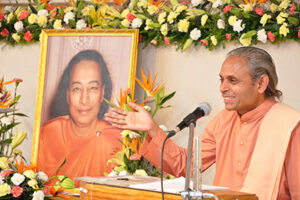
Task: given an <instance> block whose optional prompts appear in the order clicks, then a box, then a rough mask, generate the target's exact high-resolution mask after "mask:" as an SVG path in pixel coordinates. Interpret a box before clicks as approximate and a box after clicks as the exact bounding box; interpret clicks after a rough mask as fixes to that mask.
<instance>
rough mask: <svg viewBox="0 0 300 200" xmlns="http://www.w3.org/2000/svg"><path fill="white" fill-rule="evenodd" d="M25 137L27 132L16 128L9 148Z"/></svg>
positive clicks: (15, 145)
mask: <svg viewBox="0 0 300 200" xmlns="http://www.w3.org/2000/svg"><path fill="white" fill-rule="evenodd" d="M12 37H13V38H14V39H15V37H16V39H15V40H16V41H17V39H18V38H19V39H18V40H20V36H19V35H18V34H16V35H15V36H14V34H13V36H12ZM17 42H18V41H17ZM26 137H27V133H26V132H25V131H21V132H19V131H18V130H17V131H16V133H15V135H14V137H13V139H12V141H11V148H12V149H14V148H16V147H17V146H19V145H20V144H21V143H22V142H23V141H24V139H25V138H26Z"/></svg>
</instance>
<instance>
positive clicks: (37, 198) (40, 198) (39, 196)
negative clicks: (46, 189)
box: [32, 190, 45, 200]
mask: <svg viewBox="0 0 300 200" xmlns="http://www.w3.org/2000/svg"><path fill="white" fill-rule="evenodd" d="M32 196H33V198H32V200H44V197H45V195H44V193H43V191H41V190H39V191H35V192H34V193H33V195H32Z"/></svg>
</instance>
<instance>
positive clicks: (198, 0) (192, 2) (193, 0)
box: [191, 0, 203, 7]
mask: <svg viewBox="0 0 300 200" xmlns="http://www.w3.org/2000/svg"><path fill="white" fill-rule="evenodd" d="M202 2H203V0H192V1H191V4H192V6H194V7H196V6H198V5H199V4H200V3H202Z"/></svg>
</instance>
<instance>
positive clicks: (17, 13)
mask: <svg viewBox="0 0 300 200" xmlns="http://www.w3.org/2000/svg"><path fill="white" fill-rule="evenodd" d="M23 10H25V9H24V8H21V7H18V9H17V10H16V11H15V15H16V16H18V17H19V14H20V13H21V12H22V11H23Z"/></svg>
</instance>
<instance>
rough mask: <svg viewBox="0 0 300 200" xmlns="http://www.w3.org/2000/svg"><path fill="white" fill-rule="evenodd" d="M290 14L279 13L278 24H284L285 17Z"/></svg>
mask: <svg viewBox="0 0 300 200" xmlns="http://www.w3.org/2000/svg"><path fill="white" fill-rule="evenodd" d="M287 17H288V15H287V14H286V13H283V12H281V13H279V15H278V16H277V17H276V20H277V23H278V24H283V22H285V18H287Z"/></svg>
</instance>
